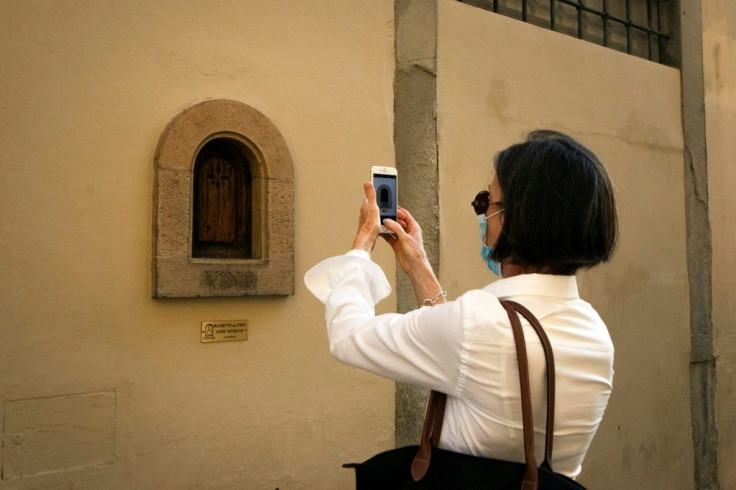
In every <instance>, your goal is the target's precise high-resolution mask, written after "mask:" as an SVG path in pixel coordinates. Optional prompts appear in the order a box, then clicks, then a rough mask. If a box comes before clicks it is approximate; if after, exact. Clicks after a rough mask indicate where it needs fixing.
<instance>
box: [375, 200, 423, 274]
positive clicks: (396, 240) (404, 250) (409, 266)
mask: <svg viewBox="0 0 736 490" xmlns="http://www.w3.org/2000/svg"><path fill="white" fill-rule="evenodd" d="M383 225H384V226H385V227H386V228H388V229H389V231H391V233H392V235H383V238H384V239H385V240H386V241H387V242H388V244H389V245H391V248H392V249H393V250H394V254H396V260H397V261H398V262H399V266H400V267H401V269H402V270H403V271H404V272H405V273H407V274H408V275H409V276H411V275H412V271H414V270H415V269H417V268H426V267H427V266H428V265H429V260H428V259H427V254H426V253H425V251H424V241H423V239H422V228H421V227H420V226H419V223H417V221H416V220H415V219H414V217H413V216H412V215H411V213H409V211H407V210H406V209H404V208H402V207H400V206H399V208H398V216H397V217H396V221H394V220H391V219H385V220H384V221H383ZM430 269H431V267H430Z"/></svg>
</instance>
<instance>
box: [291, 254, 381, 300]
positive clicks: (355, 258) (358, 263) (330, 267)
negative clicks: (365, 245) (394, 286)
mask: <svg viewBox="0 0 736 490" xmlns="http://www.w3.org/2000/svg"><path fill="white" fill-rule="evenodd" d="M356 270H359V271H362V272H363V277H364V278H365V281H366V284H367V285H368V288H369V291H370V294H371V297H372V298H373V304H374V305H375V304H377V303H378V302H379V301H381V300H382V299H384V298H385V297H387V296H388V295H389V294H391V285H390V284H389V282H388V279H386V275H385V274H384V273H383V270H381V268H380V267H379V266H378V264H376V263H375V262H373V261H372V260H371V256H370V254H369V253H368V252H366V251H365V250H351V251H350V252H348V253H347V254H345V255H339V256H337V257H331V258H329V259H326V260H323V261H322V262H320V263H319V264H317V265H315V266H314V267H312V268H311V269H309V270H308V271H307V273H306V274H304V284H305V285H306V286H307V289H309V291H310V292H311V293H312V294H313V295H315V296H316V297H317V299H318V300H320V301H321V302H322V303H327V299H328V298H329V297H330V294H331V293H332V290H333V289H334V288H335V286H337V285H338V284H340V282H341V281H342V279H343V278H344V277H345V276H346V275H347V274H348V273H350V272H352V271H356Z"/></svg>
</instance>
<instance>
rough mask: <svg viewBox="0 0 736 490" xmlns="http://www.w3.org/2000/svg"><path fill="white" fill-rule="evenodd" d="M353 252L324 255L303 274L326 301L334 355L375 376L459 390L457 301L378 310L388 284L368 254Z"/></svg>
mask: <svg viewBox="0 0 736 490" xmlns="http://www.w3.org/2000/svg"><path fill="white" fill-rule="evenodd" d="M356 252H357V251H353V252H351V253H349V254H348V255H344V256H341V257H333V258H331V259H327V260H326V261H324V262H322V263H320V264H318V265H316V266H315V267H314V268H312V269H311V270H310V271H309V272H307V274H306V275H305V278H304V280H305V283H306V285H307V287H308V288H309V290H310V291H311V292H312V293H313V294H314V295H315V296H316V297H317V298H318V299H319V300H320V301H322V302H323V303H324V304H325V306H326V312H325V317H326V322H327V335H328V338H329V343H330V351H331V352H332V355H334V356H335V357H336V358H337V359H338V360H340V361H341V362H344V363H346V364H349V365H351V366H355V367H357V368H360V369H364V370H366V371H370V372H372V373H375V374H377V375H379V376H383V377H386V378H390V379H393V380H396V381H403V382H406V383H411V384H414V385H419V386H424V387H426V388H430V389H433V390H436V391H440V392H443V393H447V394H449V395H454V396H457V395H458V394H459V392H460V390H461V389H462V386H461V385H462V382H461V371H462V369H461V368H462V361H463V359H462V357H463V356H462V344H463V325H462V311H461V306H460V304H458V303H445V304H443V305H437V306H435V307H423V308H420V309H418V310H414V311H412V312H410V313H407V314H405V315H400V314H397V313H392V314H386V315H379V316H376V314H375V309H374V305H375V304H376V303H378V302H379V301H380V300H381V299H383V298H385V297H386V296H388V294H389V293H390V292H391V287H390V285H389V284H388V281H387V279H386V276H385V275H384V274H383V271H382V270H381V269H380V267H378V265H377V264H375V263H373V262H372V261H371V260H370V258H369V256H368V254H367V253H365V252H358V253H356ZM363 254H365V255H363Z"/></svg>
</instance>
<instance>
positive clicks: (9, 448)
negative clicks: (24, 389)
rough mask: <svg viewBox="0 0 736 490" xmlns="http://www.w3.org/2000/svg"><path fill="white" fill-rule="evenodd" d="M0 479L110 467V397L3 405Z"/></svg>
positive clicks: (112, 416)
mask: <svg viewBox="0 0 736 490" xmlns="http://www.w3.org/2000/svg"><path fill="white" fill-rule="evenodd" d="M4 408H5V416H4V424H3V446H4V457H3V462H2V479H3V480H13V479H15V478H23V477H28V476H33V475H38V474H42V473H53V472H57V471H65V470H72V469H78V468H88V467H92V466H100V465H106V464H112V463H113V461H114V458H115V392H114V391H106V392H99V393H84V394H80V395H68V396H58V397H52V398H37V399H31V400H16V401H8V402H5V405H4Z"/></svg>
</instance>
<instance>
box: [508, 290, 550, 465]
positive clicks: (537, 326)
mask: <svg viewBox="0 0 736 490" xmlns="http://www.w3.org/2000/svg"><path fill="white" fill-rule="evenodd" d="M502 303H508V304H509V305H511V306H512V307H513V308H514V310H516V311H518V312H519V313H521V315H522V316H523V317H524V318H526V319H527V321H528V322H529V324H530V325H531V326H532V328H534V331H535V332H536V334H537V337H539V341H540V342H541V343H542V347H543V349H544V358H545V360H546V363H547V423H546V427H545V434H546V439H545V444H544V461H543V462H542V465H543V466H545V467H546V468H550V469H551V466H550V465H551V464H552V444H553V441H554V432H555V356H554V352H553V351H552V343H551V342H550V341H549V337H547V333H546V332H545V331H544V328H542V324H541V323H539V320H537V317H535V316H534V314H532V312H531V311H529V310H528V309H527V308H526V307H525V306H523V305H520V304H519V303H517V302H515V301H508V300H505V301H502Z"/></svg>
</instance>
